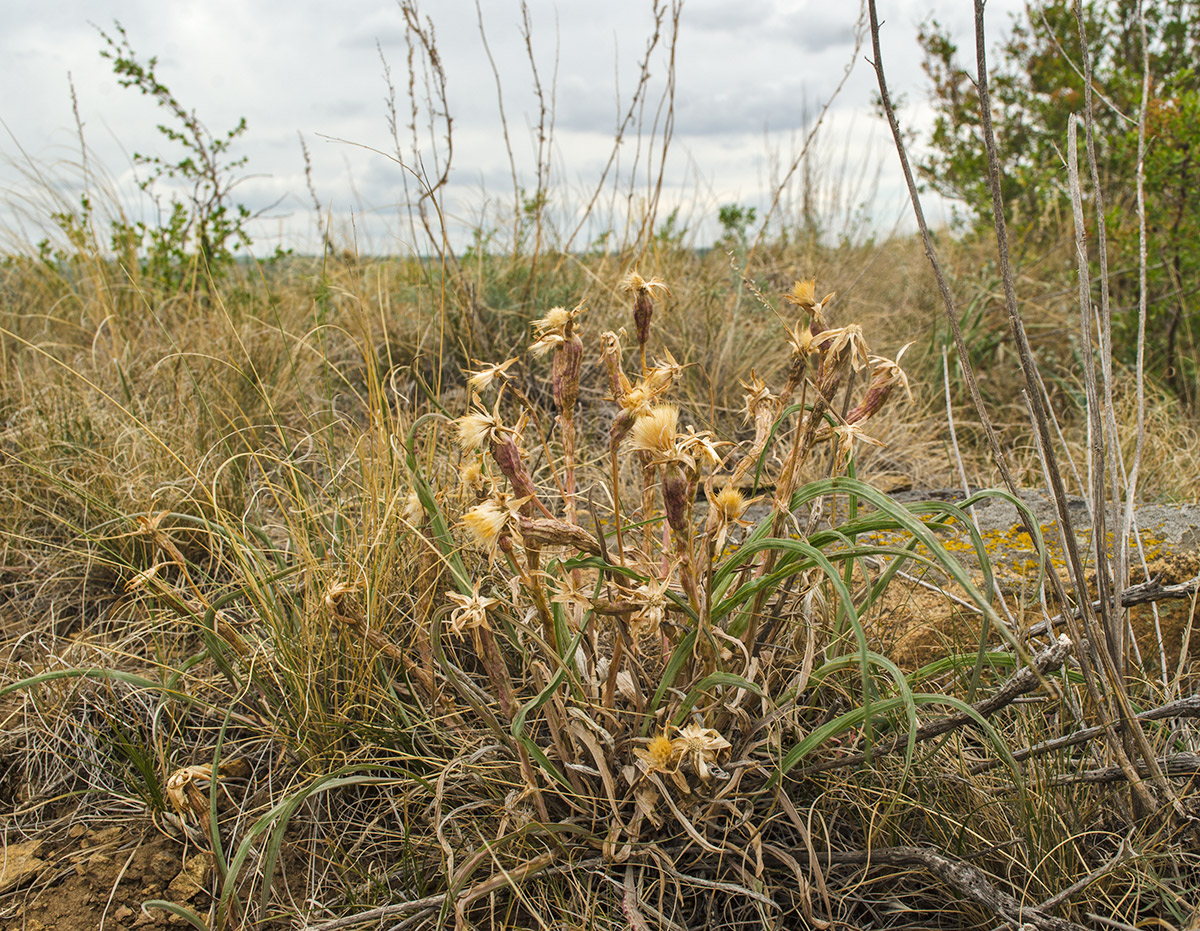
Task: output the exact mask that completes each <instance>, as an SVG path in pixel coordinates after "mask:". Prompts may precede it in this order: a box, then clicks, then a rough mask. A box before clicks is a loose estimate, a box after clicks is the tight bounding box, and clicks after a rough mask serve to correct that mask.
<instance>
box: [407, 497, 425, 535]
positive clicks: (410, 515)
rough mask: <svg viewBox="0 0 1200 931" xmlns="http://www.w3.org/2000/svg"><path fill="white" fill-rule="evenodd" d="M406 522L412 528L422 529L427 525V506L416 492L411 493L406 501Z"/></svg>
mask: <svg viewBox="0 0 1200 931" xmlns="http://www.w3.org/2000/svg"><path fill="white" fill-rule="evenodd" d="M404 522H405V523H406V524H408V525H409V526H410V527H420V526H421V525H422V524H423V523H425V506H424V505H423V504H421V496H420V495H418V494H417V493H416V492H415V491H410V492H409V493H408V497H407V498H406V499H405V501H404Z"/></svg>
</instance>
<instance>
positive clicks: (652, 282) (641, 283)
mask: <svg viewBox="0 0 1200 931" xmlns="http://www.w3.org/2000/svg"><path fill="white" fill-rule="evenodd" d="M621 290H623V291H627V292H630V293H633V294H649V295H650V296H651V297H653V296H654V295H655V293H656V292H657V293H661V294H670V293H671V290H670V289H669V288H668V287H667V284H666V282H665V281H663V280H662V279H661V278H650V279H646V278H643V277H642V276H641V275H639V274H638V273H637V270H636V269H635V270H634V271H631V272H629V274H627V275H626V276H625V277H624V278H622V279H621Z"/></svg>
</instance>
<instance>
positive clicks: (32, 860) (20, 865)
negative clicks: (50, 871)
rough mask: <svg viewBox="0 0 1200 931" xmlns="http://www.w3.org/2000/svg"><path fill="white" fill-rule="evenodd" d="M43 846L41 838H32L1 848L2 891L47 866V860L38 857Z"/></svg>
mask: <svg viewBox="0 0 1200 931" xmlns="http://www.w3.org/2000/svg"><path fill="white" fill-rule="evenodd" d="M41 847H42V842H41V841H40V840H30V841H25V843H23V844H8V845H7V846H6V847H4V848H3V849H0V892H5V891H6V890H8V889H11V888H13V887H14V886H16V885H18V884H20V883H22V882H24V881H25V880H27V879H29V878H30V877H32V876H34V875H35V874H37V873H38V872H39V871H40V870H41V869H42V868H43V867H45V866H46V861H44V860H39V859H38V857H37V852H38V851H39V850H40V849H41Z"/></svg>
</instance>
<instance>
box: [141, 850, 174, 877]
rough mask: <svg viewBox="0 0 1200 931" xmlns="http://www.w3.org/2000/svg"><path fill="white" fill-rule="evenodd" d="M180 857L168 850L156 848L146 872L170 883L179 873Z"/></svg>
mask: <svg viewBox="0 0 1200 931" xmlns="http://www.w3.org/2000/svg"><path fill="white" fill-rule="evenodd" d="M179 866H180V864H179V858H178V857H176V856H175V855H174V854H172V853H170V852H168V851H166V850H156V851H154V852H153V853H152V854H151V855H150V862H149V863H148V864H147V867H146V872H148V873H151V874H153V875H154V876H157V877H158V878H159V879H161V880H162V881H163V882H164V883H169V882H170V881H171V880H172V879H174V878H175V877H176V876H178V875H179Z"/></svg>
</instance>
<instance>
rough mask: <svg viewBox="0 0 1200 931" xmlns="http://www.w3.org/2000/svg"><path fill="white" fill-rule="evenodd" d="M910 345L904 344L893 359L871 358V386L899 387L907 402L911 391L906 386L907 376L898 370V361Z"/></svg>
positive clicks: (910, 398)
mask: <svg viewBox="0 0 1200 931" xmlns="http://www.w3.org/2000/svg"><path fill="white" fill-rule="evenodd" d="M911 345H912V343H905V344H904V345H903V346H902V347H900V351H899V352H898V353H896V358H895V359H885V358H884V357H883V356H871V376H872V378H871V385H872V386H875V385H880V386H882V385H884V384H886V385H888V386H889V387H891V386H894V385H900V386H901V387H902V388H903V389H904V394H905V396H906V397H907V398H908V400H910V401H911V400H912V389H911V388H909V386H908V375H906V374H905V372H904V369H902V368H900V360H901V359H902V358H903V357H904V354H905V353H906V352H908V349H909V347H910V346H911Z"/></svg>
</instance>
